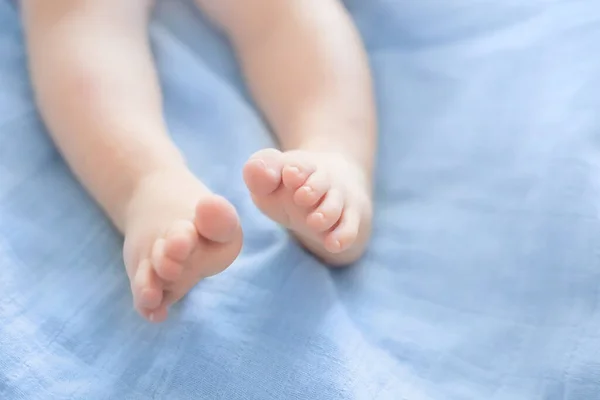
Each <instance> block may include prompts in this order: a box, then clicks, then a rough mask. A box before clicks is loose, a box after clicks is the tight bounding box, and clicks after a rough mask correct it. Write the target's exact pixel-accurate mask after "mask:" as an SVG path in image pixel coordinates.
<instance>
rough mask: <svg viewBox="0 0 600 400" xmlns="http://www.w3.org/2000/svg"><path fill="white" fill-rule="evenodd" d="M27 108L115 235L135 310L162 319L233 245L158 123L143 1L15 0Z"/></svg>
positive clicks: (236, 241) (223, 261)
mask: <svg viewBox="0 0 600 400" xmlns="http://www.w3.org/2000/svg"><path fill="white" fill-rule="evenodd" d="M22 6H23V7H22V8H23V16H24V20H25V26H26V35H27V43H28V48H29V55H30V60H29V61H30V66H31V68H30V69H31V73H32V80H33V85H34V90H35V94H36V98H37V101H38V105H39V108H40V111H41V114H42V116H43V119H44V121H45V122H46V125H47V126H48V128H49V131H50V134H51V136H52V138H53V139H54V141H55V143H56V145H57V146H58V148H59V149H60V151H61V153H62V154H63V155H64V157H65V160H66V161H67V163H68V164H69V166H70V167H71V169H72V170H73V172H74V174H75V175H76V176H77V177H78V178H79V179H80V181H81V182H82V183H83V185H84V186H85V187H86V188H87V190H88V191H89V192H90V193H91V195H92V196H93V197H94V199H95V200H96V201H97V202H98V203H99V205H100V206H101V207H102V208H103V209H104V210H105V211H106V213H107V215H108V217H109V218H110V219H111V220H112V222H113V223H114V224H115V226H116V227H117V228H118V229H119V230H120V231H121V232H122V233H123V234H124V235H125V245H124V260H125V265H126V270H127V274H128V276H129V279H130V282H131V288H132V292H133V297H134V302H135V306H136V308H137V309H138V311H139V312H140V313H141V314H142V315H143V316H144V317H146V318H148V319H150V320H154V321H157V322H158V321H161V320H163V319H164V318H165V317H166V314H167V307H168V306H169V305H170V304H172V303H173V302H175V301H177V300H179V299H180V298H181V297H182V296H183V295H185V293H186V292H187V291H188V290H190V288H191V287H193V286H194V284H195V283H196V282H198V280H200V279H201V278H203V277H206V276H209V275H212V274H215V273H218V272H220V271H221V270H223V269H225V268H226V267H227V266H229V265H230V264H231V262H232V261H233V260H234V259H235V258H236V256H237V255H238V253H239V250H240V248H241V241H242V234H241V230H240V227H239V223H238V218H237V215H236V212H235V210H234V208H233V207H232V206H231V204H229V203H228V202H227V201H226V200H225V199H223V198H221V197H219V196H216V195H215V194H213V193H212V192H211V191H210V190H209V189H208V188H207V187H206V186H204V185H203V184H202V182H200V181H199V180H198V179H196V178H195V177H194V176H193V174H192V173H191V172H190V171H189V170H188V168H187V167H186V164H185V161H184V160H183V157H182V155H181V154H180V152H179V151H178V149H177V148H176V147H175V145H174V144H173V143H172V141H171V140H170V138H169V135H168V133H167V129H166V126H165V122H164V120H163V116H162V104H161V95H160V90H159V83H158V80H157V76H156V72H155V69H154V65H153V62H152V56H151V52H150V48H149V43H148V37H147V22H148V16H149V12H150V9H151V6H152V4H151V1H150V0H127V1H124V0H52V1H48V0H23V3H22Z"/></svg>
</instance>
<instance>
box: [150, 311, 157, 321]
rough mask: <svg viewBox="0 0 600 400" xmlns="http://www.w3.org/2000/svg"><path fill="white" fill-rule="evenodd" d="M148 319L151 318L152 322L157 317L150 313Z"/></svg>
mask: <svg viewBox="0 0 600 400" xmlns="http://www.w3.org/2000/svg"><path fill="white" fill-rule="evenodd" d="M148 319H149V320H150V322H154V320H155V319H156V317H155V316H154V313H150V315H148Z"/></svg>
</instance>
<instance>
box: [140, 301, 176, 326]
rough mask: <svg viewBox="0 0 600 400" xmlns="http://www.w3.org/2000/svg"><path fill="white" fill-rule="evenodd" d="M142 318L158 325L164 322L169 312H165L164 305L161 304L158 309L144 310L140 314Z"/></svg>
mask: <svg viewBox="0 0 600 400" xmlns="http://www.w3.org/2000/svg"><path fill="white" fill-rule="evenodd" d="M140 314H142V316H143V317H144V318H146V319H147V320H148V321H150V322H152V323H155V324H160V323H161V322H164V321H166V319H167V316H168V314H169V311H168V310H167V307H166V305H164V304H161V305H160V306H159V307H157V308H154V309H144V310H142V311H141V312H140Z"/></svg>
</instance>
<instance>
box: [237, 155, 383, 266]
mask: <svg viewBox="0 0 600 400" xmlns="http://www.w3.org/2000/svg"><path fill="white" fill-rule="evenodd" d="M244 179H245V181H246V185H247V186H248V189H249V190H250V192H251V194H252V198H253V200H254V203H255V204H256V206H257V207H258V208H259V209H260V210H261V211H262V212H263V213H264V214H266V215H267V216H268V217H269V218H271V219H272V220H274V221H275V222H277V223H279V224H281V225H283V226H285V227H286V228H288V229H289V230H290V231H292V233H293V234H294V235H295V236H296V237H297V238H298V240H299V241H300V242H301V243H302V244H303V245H304V246H306V247H307V248H308V249H309V250H310V251H312V252H313V253H314V254H315V255H316V256H318V257H319V258H321V259H323V260H324V261H325V262H327V263H329V264H331V265H345V264H349V263H352V262H353V261H356V259H358V258H359V257H360V256H361V255H362V253H363V252H364V249H365V247H366V244H367V241H368V239H369V235H370V231H371V219H372V200H371V189H370V186H371V185H370V181H369V177H368V176H367V174H366V172H364V170H363V169H362V168H361V167H360V166H359V165H358V164H357V163H353V162H352V161H350V160H347V159H345V158H343V157H342V156H340V155H339V154H334V153H317V152H309V151H301V150H297V151H289V152H284V153H282V152H280V151H278V150H275V149H266V150H262V151H259V152H257V153H256V154H254V155H253V156H252V157H251V158H250V160H249V161H248V162H247V163H246V166H245V167H244Z"/></svg>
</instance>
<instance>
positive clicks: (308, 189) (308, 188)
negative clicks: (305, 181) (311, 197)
mask: <svg viewBox="0 0 600 400" xmlns="http://www.w3.org/2000/svg"><path fill="white" fill-rule="evenodd" d="M303 189H304V191H305V192H306V193H307V194H311V193H312V192H313V188H311V187H310V186H304V187H303Z"/></svg>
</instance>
